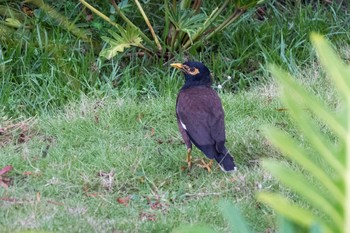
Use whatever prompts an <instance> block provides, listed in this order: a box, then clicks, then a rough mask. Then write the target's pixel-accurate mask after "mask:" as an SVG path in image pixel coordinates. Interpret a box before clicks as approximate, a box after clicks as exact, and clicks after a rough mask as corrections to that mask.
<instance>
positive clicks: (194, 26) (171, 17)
mask: <svg viewBox="0 0 350 233" xmlns="http://www.w3.org/2000/svg"><path fill="white" fill-rule="evenodd" d="M79 1H80V2H81V3H82V4H83V5H84V6H86V7H87V8H89V9H90V10H91V11H92V12H94V13H96V14H97V15H98V16H100V17H101V18H102V19H104V20H105V21H107V22H109V23H110V24H112V25H113V26H115V27H116V28H117V31H118V33H119V36H117V37H116V34H115V33H113V35H112V36H113V37H114V39H116V38H118V39H116V40H114V41H113V40H106V38H105V39H104V40H105V41H107V44H108V45H109V47H107V48H105V49H104V50H102V52H101V54H100V55H101V56H103V57H106V58H108V59H110V58H111V57H113V56H114V55H116V54H117V53H118V52H123V51H124V49H125V48H128V47H130V46H137V47H140V48H142V49H144V50H146V51H147V52H148V53H151V54H153V55H161V56H164V55H167V56H172V55H174V54H175V53H179V52H183V51H186V50H189V49H191V48H196V47H197V46H199V45H201V44H203V42H205V41H208V40H209V39H210V38H211V37H212V36H213V35H215V34H217V33H219V32H221V31H222V30H224V29H225V28H226V27H227V26H229V25H231V24H232V23H233V22H234V21H235V20H237V19H238V18H239V17H240V16H241V15H243V14H244V13H245V12H246V11H247V10H248V9H249V8H252V7H254V6H256V5H257V4H259V3H261V2H263V1H264V0H244V1H242V0H235V1H232V0H225V1H224V2H223V3H222V5H221V6H220V7H216V8H215V9H214V10H213V11H212V12H211V13H210V14H207V13H206V12H200V7H201V5H202V1H201V0H196V1H194V2H193V4H192V5H191V2H192V1H191V0H182V1H180V3H176V2H173V3H170V2H169V0H164V27H163V28H162V30H160V34H161V35H157V34H156V32H155V30H154V29H153V26H152V24H151V22H150V20H149V17H148V16H147V14H146V12H145V10H144V7H143V6H142V4H141V3H140V2H139V1H138V0H134V3H135V4H136V6H137V8H138V10H139V12H140V14H141V15H142V17H143V19H144V21H145V23H146V25H147V27H148V29H149V31H150V34H151V38H152V39H151V38H150V37H149V36H147V35H146V34H145V33H143V32H142V30H141V27H140V26H137V25H135V24H134V23H133V22H132V21H131V20H130V19H129V18H128V17H127V16H126V15H125V14H124V13H123V11H122V10H121V9H120V6H118V5H117V4H116V3H115V1H114V0H111V4H112V6H113V7H114V9H115V12H117V14H118V15H119V16H120V17H121V18H122V19H123V21H124V22H125V24H126V25H127V26H126V27H122V25H120V24H118V23H115V22H113V21H112V20H111V19H110V18H109V17H107V16H106V15H104V14H103V13H102V12H100V11H99V10H97V9H96V8H95V7H93V6H91V5H90V4H89V3H88V2H86V1H85V0H79ZM230 3H231V4H234V6H235V8H234V11H233V12H232V13H228V14H227V15H226V16H225V20H223V21H222V20H220V18H221V17H219V16H222V15H223V14H224V13H225V10H226V9H227V6H228V4H230ZM220 21H221V22H220ZM128 30H133V32H136V33H133V35H138V36H137V37H135V39H136V40H137V41H141V40H142V41H143V44H142V46H140V44H137V45H135V44H133V43H125V42H126V41H128V40H127V39H126V38H124V37H125V35H128V34H129V32H128ZM110 42H111V43H110ZM119 44H123V45H124V46H120V45H119ZM116 46H117V47H118V48H115V47H116Z"/></svg>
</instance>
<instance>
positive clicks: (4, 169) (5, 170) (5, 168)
mask: <svg viewBox="0 0 350 233" xmlns="http://www.w3.org/2000/svg"><path fill="white" fill-rule="evenodd" d="M12 168H13V167H12V166H11V165H8V166H6V167H4V168H3V169H1V170H0V176H2V175H4V174H5V173H7V172H9V171H11V170H12Z"/></svg>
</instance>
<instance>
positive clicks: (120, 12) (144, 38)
mask: <svg viewBox="0 0 350 233" xmlns="http://www.w3.org/2000/svg"><path fill="white" fill-rule="evenodd" d="M82 1H83V0H82ZM110 2H111V4H112V6H113V7H114V9H115V10H116V12H117V13H118V14H119V16H120V17H121V18H122V19H123V20H124V21H125V22H126V23H127V24H128V25H129V26H131V27H133V28H136V29H137V30H138V31H139V33H140V36H141V37H142V39H143V40H144V41H146V42H147V43H148V44H149V45H150V46H151V47H152V50H157V46H155V45H154V43H153V42H152V41H151V40H150V39H149V38H148V37H147V36H146V35H145V34H144V33H143V32H142V31H141V30H140V28H139V27H137V26H136V25H135V24H133V23H132V22H131V21H130V20H129V19H128V18H127V17H126V16H125V15H124V13H123V12H122V11H121V10H120V9H119V7H118V5H117V4H116V3H115V1H114V0H111V1H110ZM153 52H154V53H156V51H153Z"/></svg>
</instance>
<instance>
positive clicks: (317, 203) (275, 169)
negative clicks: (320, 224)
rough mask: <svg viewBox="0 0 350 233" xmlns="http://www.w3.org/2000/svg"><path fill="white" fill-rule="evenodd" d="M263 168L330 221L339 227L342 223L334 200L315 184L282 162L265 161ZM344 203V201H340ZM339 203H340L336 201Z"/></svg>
mask: <svg viewBox="0 0 350 233" xmlns="http://www.w3.org/2000/svg"><path fill="white" fill-rule="evenodd" d="M263 166H264V167H265V168H266V169H267V170H268V171H269V172H271V174H272V175H273V176H275V177H277V178H278V179H280V181H281V182H282V183H284V184H285V185H287V186H288V187H290V188H291V189H292V190H294V191H295V192H296V193H298V194H299V195H300V196H302V197H304V198H305V199H306V200H307V201H308V203H310V204H311V205H313V206H314V207H315V208H316V209H319V210H321V211H322V212H323V213H324V214H325V215H328V217H329V219H332V221H334V222H335V223H336V224H337V225H338V224H340V225H341V223H342V216H341V213H339V212H338V211H337V209H336V206H337V205H339V204H338V203H337V204H336V205H335V204H334V203H333V200H329V199H328V198H327V192H326V191H322V190H320V189H319V188H317V187H315V185H314V184H313V182H310V181H308V180H307V179H306V177H304V176H303V175H301V174H299V173H297V172H295V171H293V170H292V169H291V168H289V167H287V166H285V165H283V164H282V163H281V162H275V161H271V160H264V161H263ZM339 201H340V202H342V200H339ZM336 202H338V201H336Z"/></svg>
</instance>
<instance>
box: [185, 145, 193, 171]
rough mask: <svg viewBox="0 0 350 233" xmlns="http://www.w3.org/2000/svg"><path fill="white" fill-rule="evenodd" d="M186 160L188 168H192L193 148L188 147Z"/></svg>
mask: <svg viewBox="0 0 350 233" xmlns="http://www.w3.org/2000/svg"><path fill="white" fill-rule="evenodd" d="M186 162H187V166H188V170H190V169H191V167H192V156H191V148H188V149H187V156H186Z"/></svg>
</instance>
